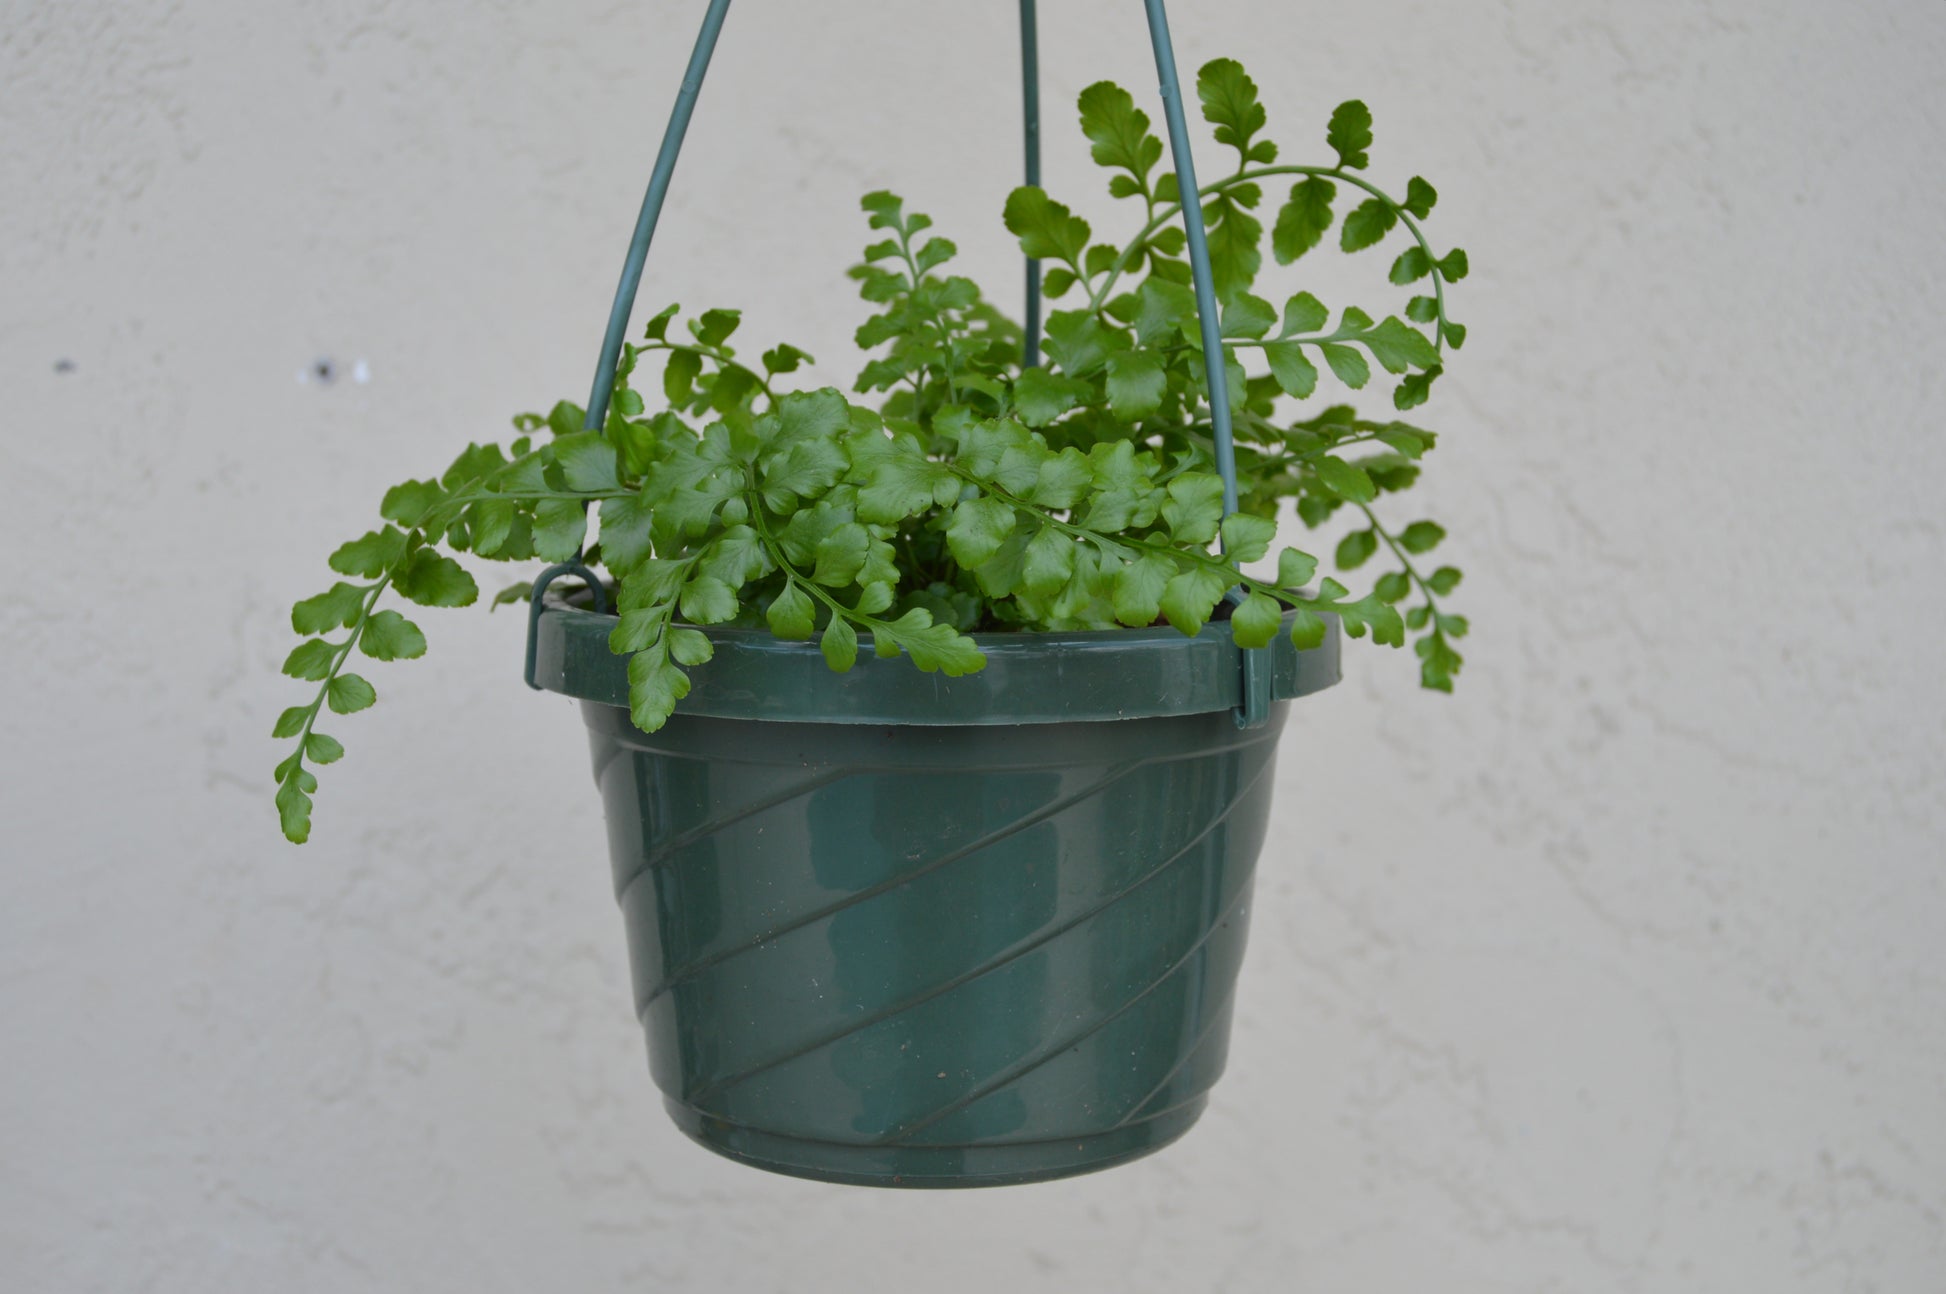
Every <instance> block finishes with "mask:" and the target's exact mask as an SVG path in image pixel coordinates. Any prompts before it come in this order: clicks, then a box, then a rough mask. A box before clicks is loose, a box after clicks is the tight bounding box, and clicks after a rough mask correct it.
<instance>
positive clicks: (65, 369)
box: [54, 359, 74, 373]
mask: <svg viewBox="0 0 1946 1294" xmlns="http://www.w3.org/2000/svg"><path fill="white" fill-rule="evenodd" d="M54 371H55V372H56V373H72V372H74V361H73V360H71V359H57V360H55V361H54Z"/></svg>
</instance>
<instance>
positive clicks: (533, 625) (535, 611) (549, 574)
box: [522, 562, 608, 692]
mask: <svg viewBox="0 0 1946 1294" xmlns="http://www.w3.org/2000/svg"><path fill="white" fill-rule="evenodd" d="M563 575H572V576H574V577H575V578H576V579H578V580H580V581H581V582H582V583H583V584H585V585H587V586H588V591H589V592H590V593H592V594H593V595H594V599H595V614H596V615H606V614H607V613H608V590H607V589H606V588H604V587H603V586H602V582H601V577H600V576H598V575H596V574H595V573H594V572H593V571H591V570H589V569H588V568H587V567H585V566H583V565H582V564H581V563H580V562H561V563H558V564H557V565H554V566H550V567H548V568H547V569H546V570H544V571H542V572H541V573H540V574H539V575H537V576H536V577H535V578H534V591H533V594H532V595H531V599H530V600H529V602H528V603H527V667H526V669H525V670H524V671H523V672H522V677H524V678H525V679H526V680H527V686H528V687H531V688H533V689H534V690H535V691H536V692H538V691H540V690H541V685H540V684H539V683H536V682H535V681H534V665H535V660H536V657H537V656H538V655H539V653H540V624H541V599H542V597H543V595H545V594H546V592H547V586H548V585H550V584H552V583H554V581H556V580H558V579H560V578H561V577H562V576H563Z"/></svg>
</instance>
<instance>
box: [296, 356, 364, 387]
mask: <svg viewBox="0 0 1946 1294" xmlns="http://www.w3.org/2000/svg"><path fill="white" fill-rule="evenodd" d="M342 377H349V378H350V379H351V380H352V381H353V382H356V383H357V384H358V385H359V386H363V385H365V383H367V382H369V381H371V380H372V366H371V365H370V364H368V363H367V362H365V361H364V360H362V359H358V360H353V361H352V362H351V366H350V367H349V368H348V369H347V368H346V367H344V366H343V365H340V364H339V363H338V361H337V360H335V359H332V358H331V357H330V356H328V355H323V356H319V357H318V358H317V359H314V360H312V361H311V362H310V363H309V364H306V365H305V366H304V367H303V368H300V369H299V370H297V383H298V385H299V386H309V385H311V384H312V383H316V384H317V385H319V386H331V385H332V384H334V383H335V382H337V381H338V379H339V378H342Z"/></svg>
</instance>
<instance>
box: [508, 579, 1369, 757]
mask: <svg viewBox="0 0 1946 1294" xmlns="http://www.w3.org/2000/svg"><path fill="white" fill-rule="evenodd" d="M1292 614H1294V613H1286V616H1285V619H1284V625H1285V629H1284V631H1283V632H1280V633H1279V634H1278V635H1277V637H1276V638H1275V639H1273V640H1272V642H1271V645H1270V646H1269V647H1266V648H1262V649H1261V650H1262V652H1263V654H1264V656H1265V657H1267V658H1268V661H1267V663H1268V665H1269V674H1270V681H1271V699H1272V701H1273V702H1284V701H1291V700H1295V699H1296V698H1298V697H1301V696H1309V695H1310V694H1312V693H1314V692H1321V691H1323V690H1324V689H1325V688H1328V687H1330V686H1332V685H1333V684H1335V683H1337V682H1338V680H1339V678H1340V677H1341V672H1340V661H1339V658H1340V648H1341V646H1342V635H1341V633H1340V629H1339V623H1338V618H1337V617H1336V616H1332V615H1326V616H1325V617H1324V620H1325V636H1324V641H1323V642H1322V643H1321V644H1319V645H1318V646H1317V647H1313V648H1310V649H1308V650H1305V651H1299V650H1298V649H1297V648H1296V647H1294V646H1293V645H1292V644H1291V640H1290V636H1289V631H1288V626H1289V623H1290V616H1291V615H1292ZM615 622H616V617H615V616H614V615H612V614H598V613H596V612H593V611H589V610H584V609H583V608H581V607H578V606H575V605H572V603H571V601H570V600H569V598H567V597H564V596H563V595H561V594H559V593H556V592H555V591H554V590H553V589H552V588H549V589H548V590H547V592H546V593H545V594H543V596H542V605H541V609H540V612H539V614H538V615H537V616H536V618H535V625H534V635H535V656H534V674H533V682H534V684H535V686H537V687H539V688H542V689H545V690H546V691H549V692H559V693H561V694H563V695H565V696H571V697H575V698H578V699H580V700H583V701H591V702H596V703H600V704H605V705H615V706H622V707H626V706H627V705H628V662H627V659H626V658H625V657H622V656H617V655H615V654H614V653H613V652H612V651H610V650H609V648H608V635H609V632H610V630H612V629H613V628H614V626H615ZM697 627H698V628H700V629H701V630H702V632H703V633H705V634H707V635H708V636H709V638H710V641H711V643H712V644H713V645H714V646H715V648H716V654H715V656H714V657H713V658H712V659H710V660H708V661H706V662H704V663H703V664H701V665H695V666H690V667H688V674H689V678H690V691H689V695H688V696H686V697H684V698H683V699H682V701H681V702H679V703H678V704H677V706H676V713H677V714H678V715H698V716H705V717H709V718H719V719H754V720H762V721H769V722H782V723H845V724H878V725H892V726H899V725H907V724H916V725H926V726H941V727H946V726H954V727H957V726H997V725H1015V724H1035V723H1075V722H1100V721H1109V720H1117V719H1151V718H1160V717H1165V716H1171V715H1194V714H1209V713H1211V712H1214V711H1221V710H1232V709H1235V708H1236V707H1237V706H1238V705H1240V704H1241V703H1242V700H1243V678H1242V661H1243V655H1244V653H1243V652H1242V651H1241V650H1240V649H1239V648H1238V647H1237V646H1236V644H1235V641H1234V640H1233V639H1232V637H1231V634H1230V625H1229V622H1228V621H1227V620H1224V621H1211V622H1210V623H1209V624H1206V625H1204V626H1203V629H1202V632H1200V633H1198V634H1197V635H1196V636H1195V637H1193V638H1192V637H1189V636H1187V635H1184V634H1182V633H1180V632H1178V631H1177V630H1175V629H1173V628H1170V627H1168V626H1160V627H1150V628H1146V629H1111V630H1081V631H1074V630H1066V631H1049V632H1020V633H976V634H973V635H970V636H971V637H972V639H973V641H974V642H975V643H977V644H978V645H979V647H980V650H981V651H982V652H984V653H985V654H986V658H987V663H986V666H985V668H983V669H981V670H978V671H976V672H975V673H972V674H964V675H961V676H960V677H958V678H948V677H946V676H945V675H944V674H940V673H931V674H927V673H923V672H921V671H920V670H919V669H918V668H917V667H916V666H914V665H913V663H912V662H911V661H910V660H909V659H905V658H903V657H889V658H887V657H879V656H876V655H874V654H873V653H872V639H871V635H870V634H860V635H859V644H858V648H859V650H858V663H857V664H855V665H854V666H852V668H851V670H850V671H849V672H847V673H844V674H838V673H834V672H833V671H832V670H831V669H830V668H829V667H828V666H826V665H825V663H824V656H823V653H821V652H820V651H819V650H818V647H817V644H816V642H815V641H806V642H787V641H785V640H783V639H780V638H776V637H773V636H772V635H771V634H770V633H769V632H768V631H766V630H762V629H744V628H731V627H726V626H720V625H718V626H697Z"/></svg>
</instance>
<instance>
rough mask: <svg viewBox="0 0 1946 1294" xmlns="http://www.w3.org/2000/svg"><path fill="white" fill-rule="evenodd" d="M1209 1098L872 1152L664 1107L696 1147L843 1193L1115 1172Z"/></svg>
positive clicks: (1171, 1135)
mask: <svg viewBox="0 0 1946 1294" xmlns="http://www.w3.org/2000/svg"><path fill="white" fill-rule="evenodd" d="M1208 1101H1209V1098H1208V1097H1207V1096H1198V1097H1196V1098H1195V1099H1194V1100H1192V1101H1188V1102H1186V1103H1184V1104H1183V1105H1180V1106H1177V1107H1176V1108H1175V1109H1173V1110H1164V1111H1162V1112H1161V1113H1160V1114H1155V1115H1152V1116H1150V1117H1149V1118H1146V1119H1143V1120H1141V1121H1140V1122H1138V1123H1131V1124H1128V1125H1127V1126H1125V1127H1120V1128H1114V1129H1111V1130H1109V1131H1107V1132H1103V1133H1097V1134H1093V1135H1090V1136H1083V1137H1074V1138H1070V1139H1064V1140H1060V1141H1022V1142H1014V1143H1012V1144H999V1145H994V1144H988V1145H980V1146H911V1145H903V1146H889V1145H888V1146H870V1145H856V1144H843V1143H839V1142H833V1141H813V1140H809V1139H806V1138H803V1137H787V1136H780V1135H778V1134H776V1133H772V1132H763V1131H761V1130H759V1129H756V1128H747V1127H742V1126H739V1125H737V1124H734V1123H729V1122H726V1121H725V1120H723V1119H719V1118H715V1117H714V1116H711V1115H708V1114H704V1113H703V1112H702V1111H700V1110H697V1109H695V1108H694V1107H692V1106H688V1105H684V1104H683V1103H681V1102H680V1101H675V1100H669V1099H667V1098H665V1099H664V1102H663V1104H665V1105H666V1106H667V1107H668V1109H669V1117H670V1118H672V1119H674V1120H675V1123H676V1126H677V1127H678V1128H680V1129H682V1131H683V1133H684V1135H686V1136H687V1137H689V1139H690V1140H692V1141H694V1142H695V1143H696V1144H697V1145H700V1146H703V1147H705V1148H706V1149H709V1150H713V1151H715V1152H716V1153H717V1154H719V1155H722V1156H723V1157H724V1158H725V1159H733V1160H735V1161H736V1162H738V1163H740V1164H748V1165H750V1166H751V1167H752V1168H761V1169H764V1170H765V1171H767V1172H772V1173H782V1174H784V1175H786V1176H789V1177H803V1178H808V1179H809V1180H811V1181H814V1182H831V1183H834V1184H837V1185H841V1186H884V1187H896V1188H903V1189H941V1188H956V1187H971V1186H1020V1185H1024V1184H1026V1183H1028V1182H1049V1181H1053V1180H1055V1179H1056V1178H1061V1177H1075V1176H1079V1175H1080V1174H1082V1173H1092V1172H1095V1171H1096V1170H1098V1169H1102V1168H1113V1167H1115V1166H1116V1165H1117V1164H1125V1163H1128V1162H1129V1161H1130V1160H1132V1159H1140V1158H1141V1157H1142V1156H1144V1155H1147V1154H1150V1153H1152V1152H1154V1151H1157V1150H1160V1149H1162V1148H1163V1147H1164V1146H1167V1145H1168V1144H1169V1143H1171V1142H1173V1141H1175V1140H1176V1139H1177V1138H1179V1137H1181V1136H1182V1135H1183V1134H1184V1133H1185V1132H1188V1131H1189V1129H1190V1128H1191V1127H1192V1126H1194V1125H1195V1122H1196V1120H1197V1119H1199V1118H1201V1117H1202V1113H1203V1108H1204V1106H1205V1105H1207V1104H1208Z"/></svg>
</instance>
